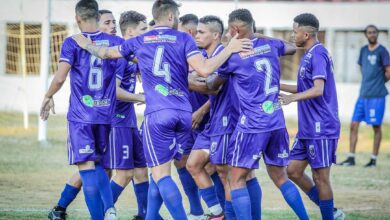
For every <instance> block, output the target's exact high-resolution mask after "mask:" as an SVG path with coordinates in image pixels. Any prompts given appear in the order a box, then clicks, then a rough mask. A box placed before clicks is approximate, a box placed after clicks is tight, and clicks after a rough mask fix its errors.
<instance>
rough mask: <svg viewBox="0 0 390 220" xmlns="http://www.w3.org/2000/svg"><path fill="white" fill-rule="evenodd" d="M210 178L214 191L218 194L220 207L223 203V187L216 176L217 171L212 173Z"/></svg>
mask: <svg viewBox="0 0 390 220" xmlns="http://www.w3.org/2000/svg"><path fill="white" fill-rule="evenodd" d="M211 179H212V180H213V183H214V187H215V192H216V193H217V196H218V201H219V204H221V206H222V207H224V205H225V189H224V187H223V184H222V181H221V179H220V178H219V176H218V173H217V172H215V173H214V174H213V175H211Z"/></svg>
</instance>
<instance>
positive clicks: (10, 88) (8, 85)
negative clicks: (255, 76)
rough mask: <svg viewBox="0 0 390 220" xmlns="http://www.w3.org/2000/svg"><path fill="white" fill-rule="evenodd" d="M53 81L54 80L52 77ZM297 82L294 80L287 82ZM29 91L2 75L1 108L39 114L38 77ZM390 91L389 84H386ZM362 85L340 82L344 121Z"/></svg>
mask: <svg viewBox="0 0 390 220" xmlns="http://www.w3.org/2000/svg"><path fill="white" fill-rule="evenodd" d="M49 81H51V79H50V80H49ZM288 83H294V82H288ZM26 85H27V92H25V91H26V90H25V88H24V81H23V78H22V77H19V76H4V75H3V76H1V75H0V88H1V90H0V91H1V95H0V97H1V102H0V112H1V111H11V112H13V111H16V112H22V110H23V106H24V103H25V102H27V104H28V109H29V112H30V113H34V114H36V113H38V112H39V108H40V105H41V101H42V98H43V97H40V96H39V89H40V88H39V86H40V85H39V77H31V76H30V77H27V78H26ZM387 87H388V90H389V91H390V84H389V83H388V84H387ZM359 88H360V85H359V84H345V83H337V92H338V101H339V110H340V118H341V120H342V121H343V122H346V123H348V122H350V120H351V117H352V113H353V109H354V106H355V102H356V100H357V98H358V95H359ZM140 89H141V85H138V86H137V92H138V91H140ZM69 94H70V88H69V79H68V80H67V81H66V82H65V84H64V86H63V88H62V89H61V90H60V91H59V92H58V94H56V95H55V96H54V101H55V109H56V112H57V114H66V112H67V109H68V104H69ZM144 107H145V105H141V106H136V111H137V113H138V114H143V110H144ZM284 112H285V116H286V118H288V119H296V118H297V106H296V104H291V105H289V106H285V107H284ZM385 112H386V113H385V121H386V123H390V96H387V105H386V111H385Z"/></svg>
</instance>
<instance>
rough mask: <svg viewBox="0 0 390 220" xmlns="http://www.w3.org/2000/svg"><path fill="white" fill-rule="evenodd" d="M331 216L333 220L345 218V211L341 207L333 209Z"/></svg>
mask: <svg viewBox="0 0 390 220" xmlns="http://www.w3.org/2000/svg"><path fill="white" fill-rule="evenodd" d="M333 218H334V220H344V219H345V213H344V212H343V210H341V209H335V210H334V211H333Z"/></svg>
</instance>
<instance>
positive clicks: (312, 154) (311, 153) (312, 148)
mask: <svg viewBox="0 0 390 220" xmlns="http://www.w3.org/2000/svg"><path fill="white" fill-rule="evenodd" d="M309 156H310V158H312V159H314V158H315V157H316V151H315V148H314V145H312V144H311V145H309Z"/></svg>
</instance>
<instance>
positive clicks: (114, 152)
mask: <svg viewBox="0 0 390 220" xmlns="http://www.w3.org/2000/svg"><path fill="white" fill-rule="evenodd" d="M103 165H104V167H105V168H108V169H124V170H128V169H134V168H141V167H146V160H145V155H144V150H143V146H142V141H141V138H140V135H139V132H138V129H137V128H129V127H113V128H112V129H111V132H110V144H109V148H108V149H107V150H106V152H105V153H104V157H103Z"/></svg>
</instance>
